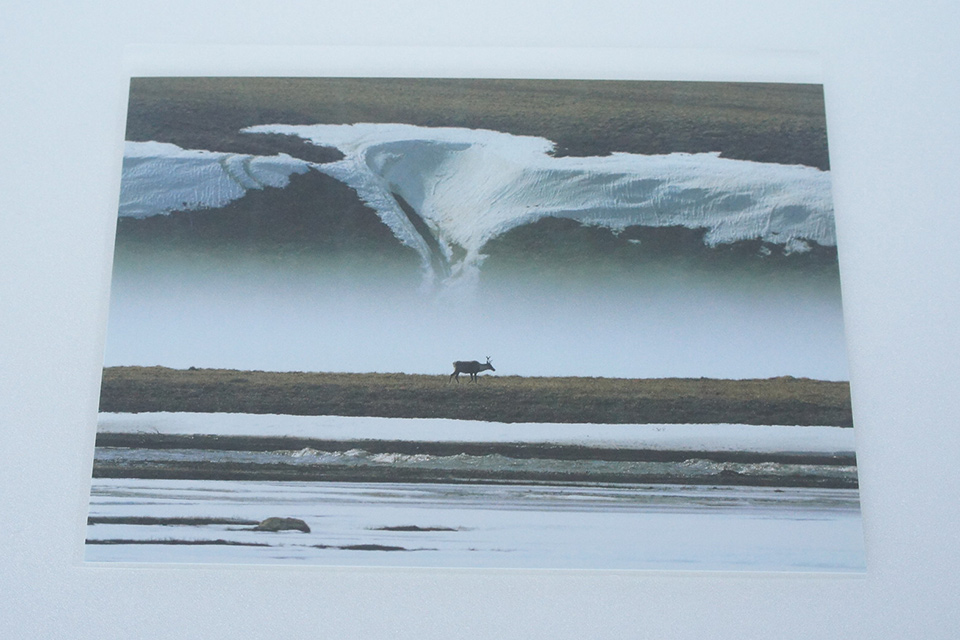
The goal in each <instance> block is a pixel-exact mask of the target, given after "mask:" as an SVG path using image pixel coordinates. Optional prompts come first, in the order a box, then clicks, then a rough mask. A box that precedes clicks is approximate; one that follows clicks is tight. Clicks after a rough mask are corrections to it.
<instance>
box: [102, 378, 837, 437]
mask: <svg viewBox="0 0 960 640" xmlns="http://www.w3.org/2000/svg"><path fill="white" fill-rule="evenodd" d="M100 410H101V411H105V412H146V411H190V412H201V413H210V412H229V413H261V414H263V413H277V414H292V415H340V416H381V417H397V418H454V419H470V420H489V421H495V422H588V423H610V424H644V423H668V424H669V423H720V422H730V423H739V424H790V425H836V426H852V425H853V418H852V414H851V408H850V391H849V384H848V383H846V382H827V381H819V380H809V379H805V378H791V377H781V378H772V379H767V380H713V379H706V378H701V379H678V378H663V379H620V378H575V377H569V378H536V377H520V376H500V375H481V377H480V380H479V381H478V382H477V383H469V382H466V381H465V380H464V381H462V382H461V383H460V384H457V383H455V382H450V380H449V379H448V377H447V376H446V375H436V376H432V375H408V374H399V373H392V374H381V373H368V374H346V373H271V372H263V371H234V370H223V369H192V370H178V369H168V368H164V367H110V368H106V369H104V373H103V384H102V388H101V396H100Z"/></svg>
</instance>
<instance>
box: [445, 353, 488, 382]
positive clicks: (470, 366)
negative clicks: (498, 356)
mask: <svg viewBox="0 0 960 640" xmlns="http://www.w3.org/2000/svg"><path fill="white" fill-rule="evenodd" d="M488 370H489V371H496V369H494V368H493V365H492V364H490V356H487V361H486V362H485V363H480V362H477V361H476V360H470V361H467V360H457V361H456V362H454V363H453V373H451V374H450V379H451V380H456V381H457V384H460V374H461V373H469V374H470V379H471V380H472V381H473V382H476V381H477V374H478V373H480V372H481V371H488Z"/></svg>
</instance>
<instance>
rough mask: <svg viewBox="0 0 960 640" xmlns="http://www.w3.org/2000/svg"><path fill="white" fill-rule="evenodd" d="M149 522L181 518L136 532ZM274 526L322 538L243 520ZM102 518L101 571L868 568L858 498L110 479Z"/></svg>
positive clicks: (89, 553)
mask: <svg viewBox="0 0 960 640" xmlns="http://www.w3.org/2000/svg"><path fill="white" fill-rule="evenodd" d="M136 516H149V517H151V518H154V519H155V520H154V521H153V522H168V523H170V524H128V523H129V522H132V520H129V519H130V518H132V517H136ZM273 516H280V517H294V518H300V519H302V520H304V521H305V522H306V523H307V524H308V525H309V527H310V530H311V531H310V533H303V532H300V531H283V532H263V531H252V530H250V529H251V528H252V527H251V526H250V525H244V524H236V523H231V521H233V520H236V521H243V520H247V521H259V520H261V519H265V518H267V517H273ZM90 518H91V520H90V521H91V522H92V523H93V524H89V525H88V527H87V529H88V530H87V539H88V544H87V546H86V559H87V560H88V561H93V562H133V563H151V562H164V563H166V562H175V563H176V562H180V563H195V562H201V563H241V564H242V563H279V564H298V565H302V564H310V565H327V566H392V567H453V568H455V567H487V568H555V569H612V570H617V569H625V570H630V569H654V570H658V569H668V570H678V569H679V570H707V571H709V570H750V571H831V572H856V571H862V570H863V569H864V552H863V535H862V530H861V523H860V510H859V501H858V496H857V492H856V490H845V489H816V488H762V487H716V486H683V485H638V486H617V487H582V486H580V487H561V486H532V485H489V484H483V485H465V484H457V485H451V484H424V483H416V484H400V483H340V482H246V481H209V480H145V479H95V480H94V484H93V490H92V496H91V506H90ZM174 518H198V519H200V518H203V519H207V520H206V522H210V524H173V523H175V522H177V521H176V520H172V519H174ZM110 522H115V523H116V524H109V523H110ZM180 522H184V521H180ZM218 522H219V523H218ZM121 540H122V541H124V542H123V543H122V544H96V543H94V542H95V541H96V542H101V543H102V542H107V541H121ZM175 541H177V542H188V541H189V542H194V543H199V544H171V543H172V542H175ZM251 544H257V545H265V546H245V545H251Z"/></svg>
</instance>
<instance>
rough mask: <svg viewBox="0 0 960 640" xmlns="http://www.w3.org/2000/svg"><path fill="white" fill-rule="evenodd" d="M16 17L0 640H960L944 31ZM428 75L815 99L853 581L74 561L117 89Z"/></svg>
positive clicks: (618, 6)
mask: <svg viewBox="0 0 960 640" xmlns="http://www.w3.org/2000/svg"><path fill="white" fill-rule="evenodd" d="M4 4H5V5H8V6H5V7H3V10H2V15H3V18H2V19H0V151H2V159H0V273H2V278H0V429H2V431H0V433H2V439H0V443H2V444H0V452H2V455H3V463H2V464H0V505H2V507H3V515H4V524H5V526H4V527H2V529H0V532H2V533H0V541H2V543H0V549H2V550H0V562H2V565H0V576H2V582H0V635H2V636H3V637H11V638H13V637H17V638H61V637H62V638H97V639H98V640H102V639H105V638H192V637H198V638H199V637H202V638H237V637H250V636H253V635H254V634H256V635H262V634H270V635H274V634H285V633H289V634H292V635H296V636H297V637H307V638H313V637H316V638H382V637H391V638H394V637H396V638H406V637H411V638H418V639H420V638H513V637H516V638H540V637H544V638H634V637H649V638H674V637H677V638H684V637H695V638H739V639H742V638H754V637H757V638H759V637H763V638H833V637H837V638H860V637H862V638H888V637H889V638H903V637H917V638H952V637H954V635H955V633H956V631H957V629H958V628H960V610H958V608H957V606H956V593H957V588H958V587H960V579H958V577H957V570H958V569H960V545H958V544H957V537H956V535H955V534H954V530H955V528H956V527H957V526H958V524H960V500H958V496H960V473H958V472H957V467H956V466H955V465H956V462H955V461H956V460H957V458H958V454H960V435H958V430H957V423H958V420H957V416H958V415H960V394H958V393H957V387H958V384H957V382H958V379H960V375H958V374H960V358H958V355H960V331H958V326H960V325H958V322H957V320H958V317H957V316H958V314H957V311H958V309H960V260H958V257H957V251H956V248H955V244H956V241H957V238H960V193H958V192H960V179H958V177H957V176H958V175H960V160H958V156H957V150H958V149H960V126H958V124H957V111H958V110H957V107H958V104H960V69H958V62H960V56H958V54H960V46H958V45H960V36H958V32H957V29H956V25H957V24H960V5H956V4H955V3H948V2H942V3H932V2H927V3H924V2H910V3H905V2H904V3H885V4H884V5H883V6H880V5H877V4H875V3H865V2H864V3H837V2H826V1H824V2H813V1H801V2H794V3H789V6H788V5H787V3H775V2H766V1H765V2H760V1H755V2H754V1H750V0H743V1H733V2H722V3H713V2H706V1H690V2H675V3H657V4H656V5H650V6H647V5H645V4H643V3H632V2H615V1H612V0H594V1H593V2H589V3H587V2H582V3H560V2H556V1H555V0H554V1H548V0H502V1H482V0H481V1H478V2H475V3H472V4H471V5H469V6H457V5H456V4H455V3H447V2H439V1H420V2H417V3H399V2H389V3H388V2H376V3H349V2H323V1H309V2H308V1H304V2H283V1H280V2H275V3H253V2H250V1H248V0H235V1H234V2H229V3H228V2H205V1H203V0H190V1H189V2H187V1H182V0H169V1H168V2H164V3H157V2H152V3H147V2H138V1H115V2H100V3H96V4H94V3H79V2H76V3H66V2H64V3H49V6H48V5H47V4H41V3H16V4H15V3H12V2H5V3H4ZM354 47H359V48H354ZM410 47H430V48H428V49H422V48H420V49H411V48H410ZM449 47H461V48H457V49H450V48H449ZM463 47H466V48H463ZM555 47H563V48H564V49H561V50H556V49H553V50H546V51H545V50H543V48H555ZM438 48H440V49H438ZM478 48H479V49H478ZM417 69H429V70H430V72H431V73H433V74H437V75H494V76H496V75H516V76H531V75H541V76H565V77H602V76H604V75H609V76H615V77H632V78H645V79H662V78H670V79H694V78H696V79H718V80H729V79H736V80H788V81H789V80H808V81H809V80H813V81H822V82H823V83H824V84H825V88H826V104H827V121H828V128H829V136H830V152H831V164H832V173H833V177H834V197H835V205H836V211H837V228H838V236H839V245H840V263H841V272H842V277H843V288H844V297H845V306H846V324H847V333H848V344H849V351H850V361H851V375H852V383H853V396H854V397H853V400H854V413H855V420H856V424H857V446H858V451H859V462H860V479H861V487H862V488H861V493H862V504H863V513H864V524H865V528H866V543H867V553H868V566H869V569H868V573H867V575H866V576H864V577H858V578H850V577H832V576H796V575H738V574H721V575H717V574H696V575H691V574H682V573H662V574H661V573H601V572H587V573H583V572H550V571H547V572H526V571H509V572H508V571H494V570H484V571H466V570H462V571H461V570H448V571H426V570H424V571H419V570H368V569H364V570H354V569H316V568H310V569H306V568H304V569H301V568H286V569H277V568H257V567H242V568H233V567H227V568H224V567H197V566H177V567H170V566H167V567H159V568H150V567H148V568H139V567H136V568H130V567H128V568H117V567H95V566H86V565H84V564H83V563H82V562H81V557H82V540H83V534H84V528H83V523H84V518H85V510H86V500H87V488H88V484H89V476H90V468H91V463H92V447H93V440H94V420H95V414H96V407H97V395H98V387H99V373H100V366H101V362H102V357H103V340H104V335H105V332H106V311H107V300H108V295H109V275H110V259H111V252H112V242H113V227H114V224H115V215H116V202H117V194H118V191H119V175H120V172H119V169H120V159H121V151H122V138H123V123H124V117H125V113H124V109H125V103H126V89H127V78H128V76H129V74H131V73H139V74H217V75H229V74H243V75H250V74H258V73H259V74H279V73H284V74H297V75H311V74H324V73H352V74H414V75H417Z"/></svg>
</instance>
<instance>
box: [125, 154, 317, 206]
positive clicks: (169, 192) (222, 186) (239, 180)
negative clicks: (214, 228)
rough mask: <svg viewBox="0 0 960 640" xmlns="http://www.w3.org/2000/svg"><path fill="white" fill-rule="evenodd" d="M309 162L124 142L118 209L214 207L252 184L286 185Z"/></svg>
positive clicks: (286, 156) (252, 186)
mask: <svg viewBox="0 0 960 640" xmlns="http://www.w3.org/2000/svg"><path fill="white" fill-rule="evenodd" d="M309 168H310V163H308V162H305V161H303V160H296V159H294V158H291V157H290V156H288V155H286V154H279V155H276V156H253V155H244V154H235V153H217V152H213V151H203V150H189V149H182V148H180V147H178V146H177V145H175V144H170V143H166V142H153V141H151V142H127V143H126V145H125V147H124V156H123V181H122V183H121V186H120V215H121V216H129V217H133V218H145V217H148V216H153V215H158V214H167V213H170V212H171V211H188V210H192V209H203V208H217V207H222V206H224V205H226V204H228V203H229V202H231V201H233V200H236V199H238V198H240V197H241V196H243V195H244V194H245V193H246V192H247V191H248V190H250V189H262V188H263V187H278V188H282V187H286V186H287V185H288V184H289V182H290V176H291V175H293V174H295V173H305V172H306V171H308V170H309Z"/></svg>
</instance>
